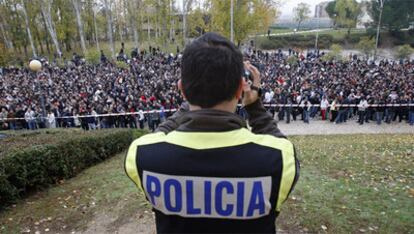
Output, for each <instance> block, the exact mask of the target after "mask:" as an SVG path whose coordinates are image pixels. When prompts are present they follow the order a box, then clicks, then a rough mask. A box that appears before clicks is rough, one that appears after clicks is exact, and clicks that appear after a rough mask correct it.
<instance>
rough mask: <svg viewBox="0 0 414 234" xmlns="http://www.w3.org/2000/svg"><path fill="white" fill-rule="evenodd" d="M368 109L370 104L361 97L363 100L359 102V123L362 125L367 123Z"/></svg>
mask: <svg viewBox="0 0 414 234" xmlns="http://www.w3.org/2000/svg"><path fill="white" fill-rule="evenodd" d="M367 108H368V102H367V100H366V99H365V97H361V100H360V101H359V104H358V123H359V124H360V125H363V124H364V121H365V112H366V110H367Z"/></svg>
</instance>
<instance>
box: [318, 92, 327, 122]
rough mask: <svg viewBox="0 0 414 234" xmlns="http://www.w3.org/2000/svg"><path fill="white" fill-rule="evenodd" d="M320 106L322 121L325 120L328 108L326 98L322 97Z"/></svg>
mask: <svg viewBox="0 0 414 234" xmlns="http://www.w3.org/2000/svg"><path fill="white" fill-rule="evenodd" d="M320 105H321V115H322V120H326V113H327V110H328V107H329V101H328V99H327V98H326V96H323V97H322V100H321V103H320Z"/></svg>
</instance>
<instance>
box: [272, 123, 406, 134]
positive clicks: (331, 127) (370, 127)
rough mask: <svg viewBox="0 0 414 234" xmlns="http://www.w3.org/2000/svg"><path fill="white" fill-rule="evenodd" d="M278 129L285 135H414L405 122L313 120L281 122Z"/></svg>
mask: <svg viewBox="0 0 414 234" xmlns="http://www.w3.org/2000/svg"><path fill="white" fill-rule="evenodd" d="M278 127H279V128H280V130H281V131H282V132H283V133H284V134H285V135H333V134H392V133H397V134H398V133H406V134H407V133H408V134H414V126H410V125H408V124H407V123H405V122H402V123H398V122H397V123H396V122H393V123H391V124H386V123H382V124H381V125H377V124H376V123H374V122H370V123H368V124H363V125H359V124H358V123H356V120H350V121H348V122H346V123H342V124H333V123H331V122H329V121H322V120H311V121H310V123H309V124H305V123H303V121H300V120H297V121H292V122H290V124H286V122H279V123H278Z"/></svg>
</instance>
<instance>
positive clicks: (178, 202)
mask: <svg viewBox="0 0 414 234" xmlns="http://www.w3.org/2000/svg"><path fill="white" fill-rule="evenodd" d="M171 188H174V191H175V206H173V205H172V201H171V194H170V193H171ZM181 195H182V191H181V184H180V182H178V181H177V180H175V179H168V180H166V181H165V182H164V203H165V208H167V210H169V211H171V212H180V211H181V208H182V196H181Z"/></svg>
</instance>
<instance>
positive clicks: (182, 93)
mask: <svg viewBox="0 0 414 234" xmlns="http://www.w3.org/2000/svg"><path fill="white" fill-rule="evenodd" d="M177 86H178V89H179V90H180V93H181V95H182V96H183V98H184V100H187V98H186V97H185V95H184V91H183V83H182V81H181V79H179V80H178V82H177Z"/></svg>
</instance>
